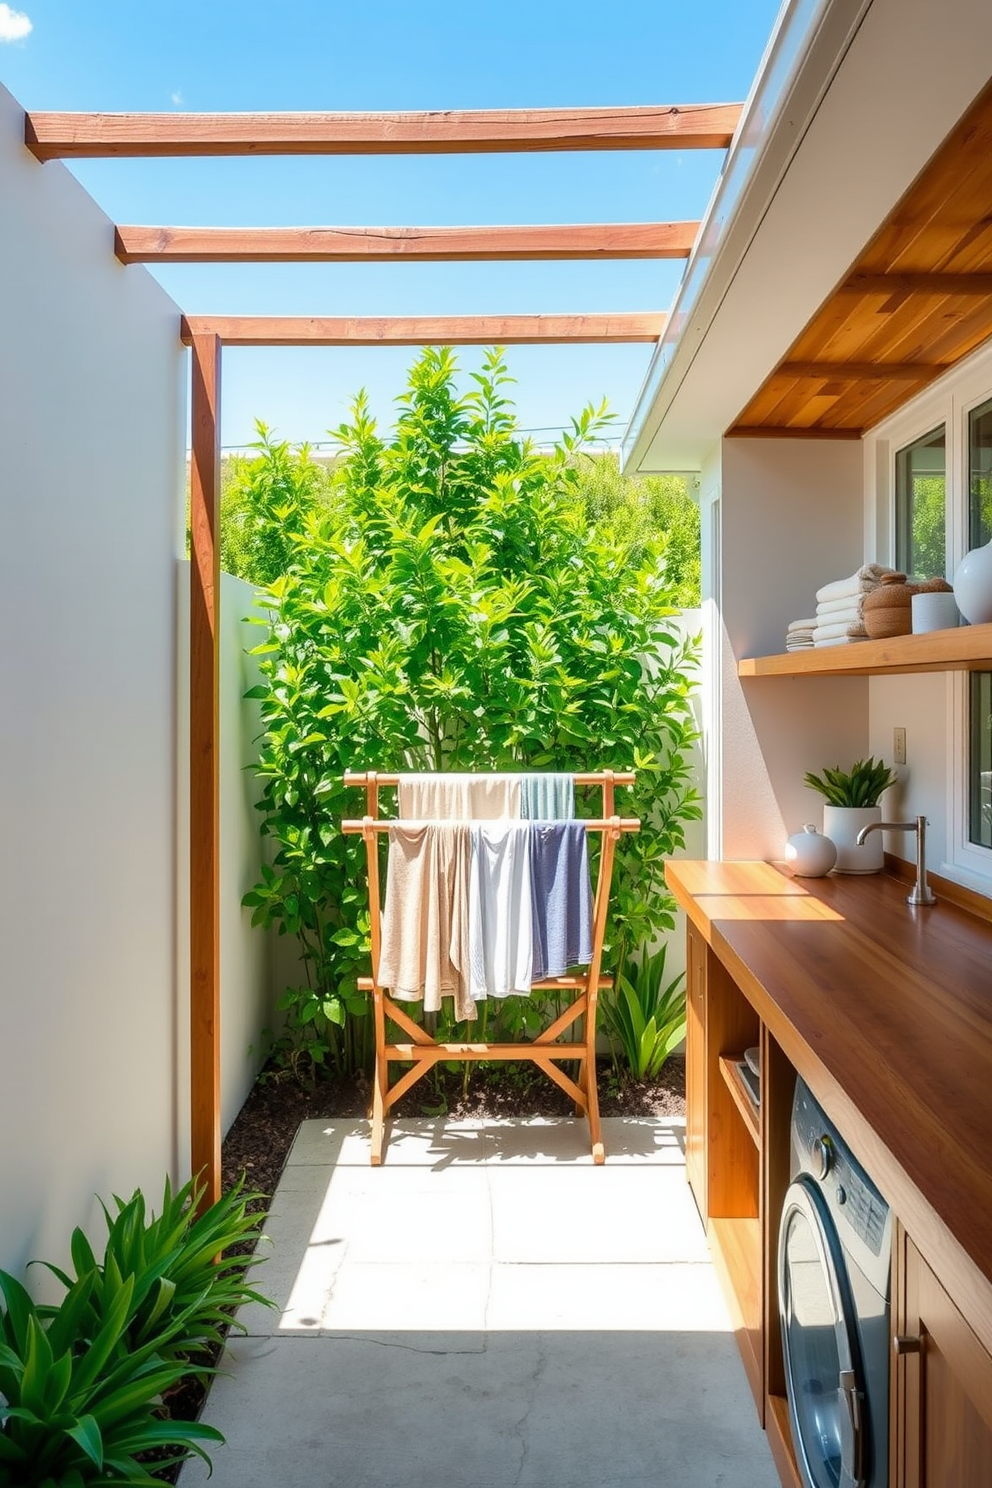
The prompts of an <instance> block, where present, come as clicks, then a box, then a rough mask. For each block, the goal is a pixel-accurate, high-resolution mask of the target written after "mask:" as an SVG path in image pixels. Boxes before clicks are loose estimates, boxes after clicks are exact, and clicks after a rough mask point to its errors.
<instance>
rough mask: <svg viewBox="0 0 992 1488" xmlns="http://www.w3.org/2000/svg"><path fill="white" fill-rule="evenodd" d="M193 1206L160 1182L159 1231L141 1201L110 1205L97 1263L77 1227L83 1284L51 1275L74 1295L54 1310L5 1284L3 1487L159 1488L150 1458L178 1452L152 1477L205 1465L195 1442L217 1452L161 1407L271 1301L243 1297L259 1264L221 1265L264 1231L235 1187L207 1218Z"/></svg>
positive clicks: (0, 1376) (15, 1284) (78, 1273)
mask: <svg viewBox="0 0 992 1488" xmlns="http://www.w3.org/2000/svg"><path fill="white" fill-rule="evenodd" d="M197 1197H198V1195H197V1192H196V1190H195V1189H194V1186H193V1185H192V1184H186V1185H185V1187H183V1188H181V1189H180V1190H179V1191H178V1192H177V1193H175V1194H173V1193H172V1191H171V1185H170V1184H169V1183H168V1182H166V1187H165V1198H164V1202H163V1205H162V1212H161V1214H160V1216H159V1217H158V1218H157V1219H155V1218H151V1219H148V1218H147V1215H146V1210H145V1203H144V1199H143V1198H142V1196H141V1194H140V1193H136V1194H134V1195H133V1197H132V1198H131V1199H130V1200H129V1201H128V1202H127V1203H125V1202H124V1201H123V1200H121V1199H115V1201H114V1202H115V1204H116V1213H114V1214H111V1213H110V1211H109V1210H108V1209H107V1208H106V1206H104V1214H105V1215H106V1220H107V1230H108V1235H107V1244H106V1248H105V1251H104V1256H103V1259H102V1261H97V1259H96V1256H95V1254H94V1252H93V1249H92V1247H91V1246H90V1244H89V1242H88V1241H87V1240H86V1237H85V1236H84V1235H83V1233H82V1231H81V1230H78V1229H77V1230H76V1231H75V1232H74V1234H73V1236H72V1241H71V1246H70V1252H71V1256H72V1264H73V1267H74V1270H75V1275H72V1276H70V1275H69V1274H67V1273H66V1272H65V1271H62V1270H60V1269H59V1268H58V1267H56V1266H49V1267H48V1269H49V1270H51V1271H52V1273H53V1274H54V1275H55V1276H57V1277H58V1278H59V1280H60V1281H61V1282H62V1284H63V1285H64V1286H65V1289H66V1291H65V1296H64V1297H63V1298H62V1301H61V1302H60V1303H59V1304H58V1305H57V1306H51V1305H39V1304H36V1303H34V1302H33V1301H32V1299H31V1297H30V1296H29V1295H28V1293H27V1291H26V1290H25V1288H24V1287H23V1286H22V1285H21V1283H20V1282H19V1281H17V1280H16V1278H14V1277H13V1276H10V1275H8V1274H7V1273H6V1272H0V1293H2V1297H3V1307H2V1309H0V1488H84V1485H86V1488H103V1485H111V1484H117V1483H132V1484H146V1485H147V1484H156V1483H158V1482H160V1481H161V1480H160V1479H156V1478H153V1477H152V1476H151V1475H150V1472H149V1470H148V1469H147V1468H146V1467H145V1466H143V1465H142V1463H141V1461H140V1458H141V1456H142V1454H144V1453H146V1452H149V1451H152V1450H155V1449H160V1448H163V1447H166V1448H168V1447H174V1448H176V1451H175V1453H174V1454H173V1455H172V1456H170V1457H168V1458H165V1459H159V1460H157V1461H156V1462H155V1467H156V1468H160V1467H164V1466H167V1465H169V1464H170V1463H176V1462H182V1461H184V1460H185V1458H186V1457H188V1456H189V1454H190V1453H191V1452H192V1453H195V1454H196V1455H198V1456H200V1457H203V1458H204V1460H206V1461H209V1458H207V1456H206V1453H205V1452H204V1451H203V1449H202V1448H201V1447H200V1446H199V1445H198V1443H200V1442H222V1441H223V1437H222V1436H221V1434H220V1432H219V1431H217V1430H216V1429H215V1428H214V1427H212V1426H206V1425H203V1424H201V1423H199V1422H191V1421H172V1420H169V1419H167V1418H165V1416H164V1415H163V1411H162V1407H161V1396H162V1394H163V1392H164V1391H167V1390H168V1389H170V1388H171V1387H172V1386H173V1385H176V1384H178V1382H179V1381H180V1380H181V1379H183V1378H184V1377H185V1376H187V1375H189V1374H190V1373H198V1374H202V1375H206V1374H211V1373H213V1372H214V1371H213V1369H212V1368H211V1367H210V1366H208V1365H207V1364H206V1362H205V1359H203V1358H202V1352H203V1350H204V1349H205V1348H206V1347H207V1346H209V1345H210V1344H219V1343H220V1342H221V1340H222V1332H221V1328H222V1325H223V1324H224V1323H226V1322H227V1321H228V1309H230V1308H234V1307H237V1306H239V1305H240V1304H241V1303H242V1302H245V1301H249V1300H253V1301H264V1300H265V1299H264V1298H261V1297H260V1296H259V1295H258V1294H257V1293H256V1292H254V1291H252V1290H251V1289H249V1288H248V1287H246V1286H245V1285H244V1276H245V1273H246V1272H247V1270H248V1269H249V1268H250V1267H251V1266H252V1265H253V1264H254V1260H253V1258H252V1257H250V1256H236V1257H226V1258H221V1259H220V1260H218V1259H217V1257H218V1256H219V1254H220V1252H221V1250H223V1249H224V1248H225V1247H227V1246H229V1245H232V1244H235V1243H237V1242H241V1241H244V1240H245V1239H247V1238H249V1237H252V1236H255V1235H257V1233H258V1226H259V1223H260V1219H259V1217H258V1216H257V1215H251V1214H249V1213H248V1212H247V1208H248V1205H249V1203H250V1201H251V1200H252V1198H254V1197H255V1196H254V1195H252V1194H247V1193H245V1192H244V1190H243V1186H242V1185H240V1184H239V1185H238V1186H237V1188H236V1189H234V1190H232V1191H231V1192H230V1193H228V1194H226V1195H225V1196H224V1197H223V1198H222V1199H221V1200H220V1201H219V1202H218V1203H217V1204H214V1205H212V1206H211V1207H210V1208H209V1209H207V1210H206V1211H205V1212H204V1213H203V1214H201V1215H200V1216H199V1217H197V1216H196V1213H195V1204H196V1200H197ZM198 1356H201V1357H199V1358H198Z"/></svg>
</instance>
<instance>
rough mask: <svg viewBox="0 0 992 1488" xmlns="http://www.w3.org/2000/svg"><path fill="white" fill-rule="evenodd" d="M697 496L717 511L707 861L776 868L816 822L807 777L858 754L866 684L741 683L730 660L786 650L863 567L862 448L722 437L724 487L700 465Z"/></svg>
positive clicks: (711, 535)
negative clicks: (821, 596)
mask: <svg viewBox="0 0 992 1488" xmlns="http://www.w3.org/2000/svg"><path fill="white" fill-rule="evenodd" d="M703 489H704V492H708V494H709V503H710V506H711V508H713V502H714V501H715V500H717V499H718V501H719V506H718V508H713V512H714V514H713V515H711V516H710V517H709V518H708V519H707V521H706V522H705V523H704V527H705V530H706V532H707V534H708V546H709V548H710V549H711V552H710V555H709V560H708V563H707V564H706V572H704V585H706V586H708V589H709V590H710V591H712V592H713V597H712V599H710V600H709V604H710V607H711V609H712V616H711V621H710V649H709V654H708V661H707V665H708V667H709V668H710V669H711V670H710V676H709V683H708V685H709V689H710V693H711V706H710V715H711V717H712V718H713V719H714V721H715V722H716V723H717V725H718V727H717V729H716V730H715V731H714V733H713V734H712V735H711V736H710V737H709V739H708V741H707V744H708V748H709V750H710V751H711V761H712V762H711V768H710V775H711V786H710V794H711V797H712V796H713V795H715V794H717V795H718V796H719V800H720V810H719V818H718V819H719V827H720V830H719V831H711V833H710V854H711V856H714V857H725V858H780V857H781V855H782V849H783V845H784V842H785V839H786V837H788V836H789V835H790V834H791V833H792V832H795V831H797V830H798V829H799V827H800V826H801V825H802V824H803V823H804V822H807V821H811V822H814V823H816V824H817V825H820V824H821V822H822V803H821V798H820V797H819V796H818V795H817V794H816V793H815V792H813V791H811V790H809V789H808V787H806V786H805V785H804V784H803V776H804V775H805V773H806V771H807V770H820V769H821V768H822V767H823V766H824V765H835V764H842V765H843V764H848V765H849V764H851V763H852V762H853V761H854V759H855V758H856V757H858V756H859V755H861V754H863V753H864V752H865V751H866V749H867V745H868V684H867V681H866V680H865V679H864V678H837V679H829V678H816V679H806V678H802V679H798V678H787V677H783V678H753V679H750V680H747V681H744V682H742V681H741V680H740V679H739V678H738V676H737V662H738V660H739V659H740V658H741V657H744V656H756V655H757V656H760V655H765V654H769V653H776V652H780V651H783V650H784V649H785V633H786V628H787V626H788V624H789V621H790V620H798V619H801V618H804V617H806V616H811V615H813V613H814V611H815V608H816V597H815V596H816V591H817V589H818V588H820V587H821V586H822V585H824V584H826V583H829V582H830V581H831V580H833V579H838V578H843V577H845V576H847V575H848V574H851V573H853V572H854V570H855V569H856V568H858V567H859V566H860V564H861V563H862V562H863V561H864V558H863V553H864V549H863V516H862V454H861V446H860V443H858V442H855V441H844V442H825V441H819V440H815V441H814V440H805V441H804V440H798V439H796V440H792V439H727V440H724V441H723V444H722V450H721V459H720V471H719V476H717V473H716V469H715V466H714V463H713V462H712V461H711V462H709V463H708V465H707V467H706V478H705V480H704V482H703ZM705 547H706V542H704V551H705ZM717 573H719V587H718V589H716V590H715V591H713V586H714V584H715V577H714V576H715V575H716V574H717ZM707 574H708V575H709V577H708V578H707ZM714 773H716V774H717V775H718V777H719V779H718V782H717V783H716V785H715V786H714V784H713V783H712V776H713V774H714ZM713 816H714V818H715V817H716V816H717V813H716V810H715V805H714V810H713Z"/></svg>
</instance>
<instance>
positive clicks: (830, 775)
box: [803, 755, 897, 806]
mask: <svg viewBox="0 0 992 1488" xmlns="http://www.w3.org/2000/svg"><path fill="white" fill-rule="evenodd" d="M803 778H804V780H805V782H806V784H807V785H808V786H810V787H811V788H812V789H813V790H815V791H819V792H820V794H821V796H825V797H826V799H827V802H828V803H829V805H831V806H877V805H878V803H879V800H880V798H881V795H882V792H883V791H887V790H888V788H889V786H890V785H895V782H896V779H897V777H896V774H895V772H894V771H893V770H892V769H890V768H889V766H888V765H887V764H886V763H885V761H884V760H877V759H876V758H875V756H874V755H872V756H871V757H870V758H868V759H866V760H858V761H856V763H855V764H853V765H852V766H851V768H850V770H842V769H841V768H840V766H839V765H837V766H835V767H834V768H833V769H832V770H824V772H823V774H822V775H814V774H812V773H809V774H807V775H805V776H804V777H803Z"/></svg>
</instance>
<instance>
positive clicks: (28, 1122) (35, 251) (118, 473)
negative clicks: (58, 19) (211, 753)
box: [0, 89, 184, 1272]
mask: <svg viewBox="0 0 992 1488" xmlns="http://www.w3.org/2000/svg"><path fill="white" fill-rule="evenodd" d="M23 127H24V125H23V113H22V111H21V109H20V108H19V107H18V105H17V104H16V102H15V101H14V99H13V98H11V96H10V94H8V93H7V92H5V91H4V90H3V89H0V201H2V203H3V207H2V211H0V325H2V327H3V336H2V342H0V366H2V396H0V605H2V622H0V625H2V634H3V637H4V645H3V648H2V654H0V707H2V710H3V721H2V728H0V740H2V743H0V749H2V768H0V801H2V807H0V819H2V822H3V839H4V851H3V858H2V866H0V875H2V890H0V1131H2V1132H3V1141H2V1142H0V1264H2V1265H3V1266H4V1267H6V1268H8V1269H10V1270H12V1271H14V1272H20V1271H21V1269H22V1267H23V1265H24V1263H25V1262H26V1261H27V1260H28V1259H29V1257H30V1256H32V1255H41V1256H44V1257H46V1258H49V1259H52V1260H60V1259H62V1258H63V1257H64V1255H65V1253H66V1246H67V1242H68V1237H69V1234H70V1231H71V1229H72V1227H73V1226H74V1225H76V1224H79V1223H83V1224H87V1223H94V1222H96V1220H97V1210H96V1205H95V1200H94V1197H93V1195H94V1193H100V1194H102V1195H108V1194H110V1193H111V1192H112V1191H114V1190H116V1191H117V1192H119V1193H126V1192H130V1191H131V1190H132V1189H133V1188H135V1187H136V1186H138V1185H141V1186H143V1187H145V1188H146V1189H147V1190H148V1192H149V1193H150V1194H155V1193H156V1192H160V1190H161V1185H162V1182H163V1179H164V1176H165V1173H166V1171H167V1170H169V1171H171V1172H173V1173H175V1172H176V1170H177V1169H178V1168H181V1157H180V1150H179V1109H178V1102H177V1090H176V1079H175V1072H176V1067H177V1060H178V1058H179V1057H180V1056H179V1051H178V1049H177V1026H176V970H177V968H176V954H175V942H176V913H177V905H176V844H175V821H176V758H175V748H176V744H175V740H176V726H175V706H176V655H175V645H176V642H175V635H176V625H175V614H176V596H175V562H176V557H177V554H178V551H179V541H180V532H181V524H182V483H183V445H184V438H183V431H184V390H183V389H184V380H183V354H182V349H181V347H180V345H179V339H178V329H179V311H178V308H177V306H176V305H175V304H173V302H172V301H171V300H170V299H169V297H168V296H167V295H166V294H165V293H164V292H163V290H162V289H161V288H160V287H159V285H157V284H156V283H155V281H154V280H153V279H152V278H151V276H150V275H149V274H148V273H147V272H146V271H145V270H143V269H141V268H129V269H125V268H123V267H122V266H121V265H120V264H119V263H118V262H117V261H116V260H115V258H114V256H113V227H112V224H111V223H110V222H109V221H108V220H107V218H106V217H105V216H104V215H103V213H101V212H100V211H99V209H98V208H97V207H96V205H95V203H94V202H93V201H92V200H91V199H90V198H89V197H88V195H87V194H86V192H85V191H83V189H82V188H81V187H80V186H79V185H78V183H77V182H76V181H75V180H74V179H73V178H72V176H71V175H70V174H69V173H68V171H67V170H66V169H65V168H64V167H63V166H62V165H61V164H58V163H53V164H48V165H45V166H40V165H39V164H38V163H37V162H36V161H35V160H34V159H33V158H32V157H31V156H30V155H29V154H28V152H27V151H26V150H25V149H24V147H23V144H22V142H21V141H22V139H23Z"/></svg>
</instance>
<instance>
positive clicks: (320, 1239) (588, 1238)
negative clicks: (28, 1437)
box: [180, 1118, 778, 1488]
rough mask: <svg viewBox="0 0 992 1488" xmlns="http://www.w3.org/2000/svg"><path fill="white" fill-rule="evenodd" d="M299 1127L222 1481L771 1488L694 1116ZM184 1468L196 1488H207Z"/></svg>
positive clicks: (329, 1487) (226, 1399)
mask: <svg viewBox="0 0 992 1488" xmlns="http://www.w3.org/2000/svg"><path fill="white" fill-rule="evenodd" d="M603 1128H604V1139H605V1142H606V1152H607V1161H606V1165H605V1167H600V1168H596V1167H594V1166H593V1164H592V1161H591V1158H590V1156H589V1152H588V1145H587V1134H586V1128H585V1124H584V1122H581V1121H574V1122H573V1121H567V1120H562V1121H508V1122H497V1123H492V1122H490V1123H487V1124H486V1125H485V1126H483V1125H481V1124H479V1123H474V1122H466V1121H457V1122H456V1121H446V1120H443V1119H442V1120H436V1121H434V1120H422V1121H397V1122H395V1123H394V1124H393V1129H392V1136H391V1138H390V1141H389V1145H388V1147H387V1150H386V1157H385V1162H384V1164H383V1166H382V1167H381V1168H371V1167H370V1166H369V1161H368V1123H367V1122H361V1121H353V1122H349V1121H336V1122H326V1121H308V1122H305V1123H304V1125H303V1126H302V1127H301V1129H300V1132H299V1134H298V1136H297V1138H296V1142H295V1144H294V1146H293V1150H292V1152H291V1154H290V1157H289V1160H288V1162H287V1165H286V1168H285V1171H284V1173H283V1176H282V1180H281V1181H280V1184H279V1187H278V1189H277V1191H276V1195H275V1198H274V1200H273V1206H272V1212H271V1214H270V1216H269V1219H268V1220H267V1222H266V1226H265V1233H266V1236H267V1239H266V1240H265V1241H263V1242H262V1246H261V1249H262V1251H263V1252H264V1253H265V1254H266V1255H267V1256H268V1257H269V1259H267V1261H266V1263H265V1265H264V1266H260V1267H259V1268H258V1270H257V1271H256V1272H255V1280H256V1284H257V1286H258V1287H259V1289H260V1290H261V1291H263V1292H265V1293H266V1295H268V1296H270V1297H272V1298H273V1300H274V1301H275V1302H276V1303H277V1304H278V1306H277V1307H276V1308H274V1309H271V1310H269V1309H266V1308H262V1307H260V1306H251V1307H248V1308H246V1309H245V1310H244V1311H243V1313H242V1314H241V1321H242V1322H243V1323H244V1324H245V1326H246V1328H247V1335H246V1336H244V1337H234V1338H233V1340H232V1344H231V1357H230V1358H229V1359H228V1361H227V1365H226V1369H227V1372H226V1374H225V1375H224V1376H223V1377H221V1378H219V1379H217V1380H216V1381H215V1382H214V1384H213V1387H212V1389H211V1393H210V1398H209V1400H208V1401H207V1406H206V1409H205V1411H204V1420H207V1421H210V1422H211V1423H212V1424H213V1425H216V1426H218V1427H219V1428H220V1430H221V1431H223V1432H224V1434H225V1436H226V1437H227V1445H226V1446H225V1447H218V1448H216V1449H215V1450H214V1451H213V1452H212V1456H213V1459H214V1474H213V1477H212V1478H211V1479H209V1481H210V1483H211V1484H212V1485H213V1488H256V1485H257V1488H263V1485H264V1488H303V1485H306V1488H620V1485H623V1488H649V1485H650V1488H668V1485H672V1488H674V1485H678V1488H717V1485H724V1484H726V1485H728V1488H729V1485H731V1484H732V1485H734V1488H777V1484H778V1478H777V1474H776V1472H775V1469H774V1466H773V1464H772V1459H771V1454H770V1452H769V1450H768V1447H767V1444H766V1442H765V1437H764V1434H763V1432H762V1431H761V1429H760V1427H759V1425H758V1421H757V1417H756V1414H755V1409H754V1404H753V1402H752V1399H751V1395H750V1392H749V1390H748V1387H747V1384H746V1381H745V1378H744V1372H743V1369H742V1366H741V1363H740V1360H739V1357H738V1354H737V1348H736V1345H735V1343H734V1339H733V1334H732V1333H731V1332H730V1323H729V1319H728V1317H727V1313H726V1310H725V1307H724V1304H723V1300H722V1297H721V1295H720V1291H719V1286H718V1284H717V1281H716V1278H715V1276H714V1274H713V1268H712V1266H711V1265H710V1262H709V1258H708V1254H707V1249H706V1243H705V1239H704V1236H703V1230H702V1226H701V1224H700V1222H699V1218H698V1216H697V1214H696V1210H695V1207H694V1205H693V1202H692V1198H691V1195H690V1193H689V1189H688V1186H687V1184H686V1181H685V1167H684V1157H683V1145H684V1123H683V1122H680V1121H676V1120H669V1119H659V1120H627V1119H620V1118H616V1119H611V1120H606V1121H604V1123H603ZM207 1481H208V1478H207V1470H206V1467H205V1466H204V1465H203V1464H201V1463H196V1462H193V1463H190V1464H189V1465H188V1466H187V1467H186V1468H184V1470H183V1473H182V1477H181V1479H180V1482H181V1485H182V1488H198V1485H201V1484H205V1483H207Z"/></svg>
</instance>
